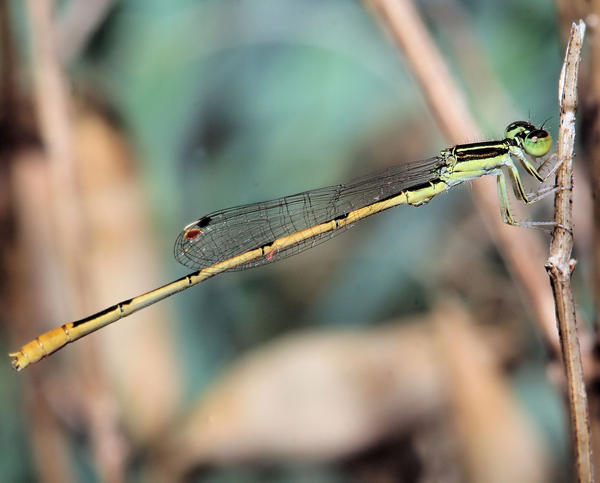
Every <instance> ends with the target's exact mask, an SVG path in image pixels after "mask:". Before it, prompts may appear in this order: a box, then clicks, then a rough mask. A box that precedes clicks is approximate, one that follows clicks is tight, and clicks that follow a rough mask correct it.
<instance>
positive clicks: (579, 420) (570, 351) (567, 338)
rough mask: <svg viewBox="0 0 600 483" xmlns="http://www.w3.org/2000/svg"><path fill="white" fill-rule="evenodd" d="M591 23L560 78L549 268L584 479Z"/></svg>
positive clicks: (587, 460) (573, 45) (589, 476)
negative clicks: (582, 302) (579, 116)
mask: <svg viewBox="0 0 600 483" xmlns="http://www.w3.org/2000/svg"><path fill="white" fill-rule="evenodd" d="M584 34H585V24H584V23H583V21H580V22H579V24H578V25H576V24H573V25H572V27H571V34H570V38H569V44H568V47H567V52H566V55H565V61H564V64H563V67H562V71H561V76H560V83H559V91H558V96H559V106H560V125H559V131H558V141H557V144H558V159H559V162H560V163H562V164H561V165H560V168H559V170H558V172H557V176H556V181H557V185H558V186H559V187H560V188H561V189H560V190H559V191H558V192H557V193H556V197H555V199H554V219H555V221H556V223H557V227H556V228H555V229H554V232H553V237H552V243H551V245H550V256H549V258H548V262H547V263H546V270H547V272H548V275H549V277H550V283H551V284H552V289H553V291H554V299H555V304H556V317H557V322H558V330H559V333H560V341H561V349H562V354H563V360H564V364H565V371H566V376H567V393H568V398H569V414H570V418H571V436H572V438H573V446H574V451H575V470H576V473H577V479H578V481H580V482H591V481H593V480H594V477H593V466H592V445H591V439H590V423H589V414H588V405H587V396H586V390H585V384H584V379H583V368H582V364H581V352H580V349H579V340H578V338H577V320H576V316H575V304H574V301H573V291H572V290H571V274H572V272H573V269H574V268H575V263H576V262H575V260H574V259H572V258H571V251H572V249H573V231H572V229H571V226H572V219H573V209H572V203H573V192H572V186H573V147H574V143H575V112H576V110H577V76H578V69H579V62H580V59H581V44H582V42H583V37H584Z"/></svg>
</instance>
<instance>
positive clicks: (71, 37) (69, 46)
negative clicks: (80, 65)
mask: <svg viewBox="0 0 600 483" xmlns="http://www.w3.org/2000/svg"><path fill="white" fill-rule="evenodd" d="M114 3H115V0H75V1H71V2H68V3H67V5H66V6H65V8H64V11H63V12H62V14H61V15H60V16H59V17H58V18H57V24H58V25H57V29H56V45H57V46H58V49H57V50H58V52H59V54H60V58H61V60H62V62H63V65H69V64H70V63H71V62H72V61H73V60H74V59H76V58H77V56H78V55H79V54H80V53H81V51H82V50H83V49H85V46H86V45H87V43H88V42H89V40H90V38H91V37H92V35H93V34H94V32H96V30H97V28H98V26H99V25H100V23H102V21H103V20H104V19H105V18H106V15H107V14H108V12H109V11H110V8H111V7H112V6H113V4H114Z"/></svg>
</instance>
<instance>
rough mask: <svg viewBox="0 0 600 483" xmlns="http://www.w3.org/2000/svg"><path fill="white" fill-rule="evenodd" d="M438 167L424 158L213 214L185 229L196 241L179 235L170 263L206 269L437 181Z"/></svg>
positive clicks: (317, 239)
mask: <svg viewBox="0 0 600 483" xmlns="http://www.w3.org/2000/svg"><path fill="white" fill-rule="evenodd" d="M441 163H442V160H441V158H438V157H434V158H429V159H426V160H423V161H417V162H413V163H407V164H404V165H400V166H395V167H392V168H387V169H385V170H383V171H380V172H378V173H375V174H371V175H369V176H365V177H363V178H358V179H356V180H353V181H351V182H349V183H346V184H339V185H334V186H329V187H326V188H320V189H315V190H311V191H305V192H304V193H298V194H295V195H290V196H285V197H283V198H277V199H274V200H270V201H263V202H260V203H252V204H248V205H242V206H236V207H233V208H228V209H225V210H220V211H216V212H214V213H211V214H209V215H206V216H204V217H202V218H201V219H199V220H198V221H197V222H196V223H195V224H193V225H190V226H188V227H186V228H187V229H188V230H190V229H194V228H198V229H199V230H200V231H201V234H200V235H198V236H197V237H195V238H193V239H187V237H186V236H185V234H186V231H182V232H181V233H180V234H179V236H178V237H177V240H176V241H175V247H174V252H175V258H176V259H177V261H179V262H180V263H182V264H183V265H185V266H187V267H190V268H192V269H195V270H198V269H202V268H206V267H209V266H211V265H214V264H215V263H218V262H221V261H223V260H227V259H229V258H232V257H235V256H236V255H240V254H242V253H245V252H247V251H250V250H253V249H256V248H260V247H263V246H265V245H270V244H271V243H272V242H273V241H275V240H276V239H278V238H281V237H284V236H287V235H291V234H293V233H296V232H298V231H301V230H305V229H307V228H310V227H313V226H315V225H320V224H322V223H326V222H328V221H331V220H333V219H335V218H337V217H343V216H344V215H347V214H348V213H349V212H350V211H353V210H356V209H359V208H363V207H365V206H367V205H370V204H373V203H376V202H378V201H383V200H385V199H388V198H391V197H393V196H396V195H398V194H400V193H401V192H402V191H404V190H406V189H408V188H410V187H414V186H419V185H422V184H425V183H427V182H428V181H431V180H432V179H433V178H435V177H436V176H437V174H438V172H439V169H440V166H441ZM349 226H351V225H345V226H342V227H341V228H339V229H336V230H332V231H330V232H327V233H322V234H318V235H315V236H313V237H310V238H308V239H306V240H303V241H301V242H299V243H297V244H295V245H293V246H290V247H287V248H284V249H281V250H278V251H277V252H275V253H268V252H267V254H266V255H265V256H262V257H260V258H257V259H255V260H253V261H252V262H249V263H245V264H241V265H238V266H237V267H234V268H231V270H244V269H247V268H252V267H256V266H258V265H263V264H266V263H270V262H274V261H276V260H281V259H282V258H286V257H289V256H292V255H295V254H297V253H300V252H302V251H304V250H307V249H308V248H311V247H313V246H315V245H317V244H319V243H322V242H324V241H326V240H329V239H330V238H332V237H333V236H335V235H336V234H337V233H339V232H341V231H343V230H344V229H345V228H347V227H349Z"/></svg>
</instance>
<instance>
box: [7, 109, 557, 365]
mask: <svg viewBox="0 0 600 483" xmlns="http://www.w3.org/2000/svg"><path fill="white" fill-rule="evenodd" d="M551 147H552V138H551V137H550V134H549V133H548V132H547V131H546V130H544V129H542V128H536V127H535V126H534V125H533V124H531V123H529V122H526V121H517V122H513V123H511V124H510V125H509V126H508V127H507V128H506V131H505V138H504V139H502V140H500V141H488V142H480V143H473V144H461V145H457V146H454V147H451V148H448V149H444V150H442V151H441V152H440V154H439V155H437V156H434V157H432V158H429V159H425V160H421V161H415V162H411V163H406V164H402V165H399V166H395V167H392V168H388V169H385V170H383V171H380V172H377V173H374V174H371V175H369V176H365V177H363V178H359V179H356V180H354V181H351V182H349V183H346V184H338V185H334V186H329V187H327V188H321V189H316V190H310V191H305V192H303V193H298V194H295V195H290V196H284V197H282V198H277V199H274V200H270V201H264V202H260V203H252V204H248V205H243V206H236V207H234V208H229V209H225V210H221V211H217V212H214V213H211V214H209V215H206V216H203V217H202V218H199V219H198V220H196V221H194V222H193V223H191V224H189V225H188V226H186V227H185V228H184V229H183V231H182V232H181V233H180V234H179V236H178V237H177V240H176V241H175V248H174V252H175V258H176V259H177V260H178V261H179V262H181V263H182V264H183V265H185V266H187V267H190V268H192V269H193V270H196V271H195V272H193V273H190V274H189V275H186V276H185V277H182V278H180V279H178V280H175V281H174V282H171V283H169V284H167V285H164V286H162V287H160V288H157V289H155V290H152V291H150V292H147V293H145V294H143V295H139V296H137V297H134V298H132V299H129V300H125V301H123V302H120V303H118V304H116V305H113V306H112V307H108V308H107V309H104V310H102V311H100V312H98V313H96V314H94V315H91V316H89V317H86V318H84V319H81V320H77V321H75V322H68V323H66V324H64V325H62V326H61V327H58V328H56V329H53V330H51V331H49V332H46V333H45V334H42V335H40V336H39V337H37V338H36V339H34V340H33V341H31V342H29V343H27V344H25V345H24V346H23V347H21V349H19V350H18V351H17V352H13V353H11V354H10V356H11V357H12V358H13V361H12V364H13V366H14V367H15V369H17V370H21V369H23V368H25V367H27V366H28V365H29V364H32V363H34V362H37V361H39V360H40V359H42V358H44V357H46V356H48V355H50V354H52V353H53V352H56V351H57V350H59V349H60V348H62V347H64V346H65V345H67V344H68V343H70V342H73V341H75V340H77V339H79V338H81V337H83V336H85V335H87V334H89V333H91V332H93V331H95V330H98V329H100V328H102V327H104V326H106V325H108V324H111V323H112V322H115V321H117V320H119V319H122V318H123V317H126V316H128V315H130V314H133V313H134V312H137V311H138V310H140V309H142V308H144V307H147V306H149V305H152V304H154V303H156V302H158V301H160V300H162V299H164V298H166V297H169V296H171V295H173V294H176V293H177V292H181V291H182V290H185V289H187V288H189V287H191V286H193V285H196V284H198V283H200V282H203V281H205V280H207V279H208V278H211V277H213V276H215V275H217V274H219V273H222V272H225V271H230V270H244V269H247V268H252V267H256V266H259V265H263V264H266V263H270V262H274V261H276V260H281V259H282V258H285V257H288V256H291V255H295V254H297V253H300V252H302V251H304V250H306V249H308V248H311V247H313V246H315V245H317V244H319V243H321V242H323V241H326V240H328V239H330V238H332V237H333V236H334V235H336V234H337V233H340V232H342V231H343V230H345V229H346V228H349V227H350V226H351V225H352V224H354V223H355V222H356V221H358V220H361V219H363V218H366V217H368V216H371V215H373V214H375V213H379V212H381V211H384V210H387V209H388V208H391V207H393V206H397V205H406V204H408V205H412V206H419V205H422V204H424V203H427V202H428V201H429V200H431V199H432V198H433V197H434V196H436V195H438V194H440V193H443V192H445V191H447V190H448V189H450V188H451V187H453V186H456V185H458V184H460V183H462V182H464V181H468V180H471V179H475V178H478V177H480V176H484V175H493V176H496V177H497V181H498V195H499V200H500V209H501V213H502V218H503V220H504V221H505V222H506V223H508V224H510V225H536V224H538V223H524V222H517V221H516V220H515V219H514V217H513V215H512V213H511V211H510V206H509V199H508V193H507V183H506V175H505V173H507V174H508V176H509V179H510V181H511V183H512V186H513V188H514V191H515V194H516V195H517V196H518V197H519V198H520V199H521V200H522V201H523V202H525V203H531V202H533V201H536V200H537V199H539V198H541V197H542V196H544V195H545V194H547V193H549V192H552V190H551V189H550V190H545V191H544V190H541V191H539V192H538V193H536V194H533V195H531V194H529V195H528V194H527V193H526V192H525V189H524V187H523V184H522V182H521V177H520V174H519V171H518V169H517V164H516V163H515V161H516V160H518V162H519V163H520V164H521V165H522V166H523V168H524V169H525V170H526V171H527V172H528V173H529V174H530V175H531V176H533V177H534V178H535V179H536V180H537V181H539V182H540V183H542V182H543V181H544V180H545V178H544V177H542V176H541V175H540V172H539V170H538V169H537V168H536V167H535V166H534V165H533V164H532V162H531V161H530V159H529V158H530V157H531V158H539V157H542V156H545V155H546V154H547V153H548V152H549V151H550V149H551ZM542 224H543V223H542Z"/></svg>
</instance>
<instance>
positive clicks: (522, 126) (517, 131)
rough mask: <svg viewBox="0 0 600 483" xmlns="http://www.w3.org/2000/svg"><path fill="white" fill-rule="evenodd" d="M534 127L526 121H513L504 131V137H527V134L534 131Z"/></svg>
mask: <svg viewBox="0 0 600 483" xmlns="http://www.w3.org/2000/svg"><path fill="white" fill-rule="evenodd" d="M534 130H535V126H534V125H533V124H531V123H530V122H527V121H515V122H511V123H510V124H509V125H508V126H507V127H506V130H505V131H504V135H505V136H506V137H507V138H509V139H514V138H516V137H517V136H519V135H527V134H528V133H529V132H531V131H534Z"/></svg>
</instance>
